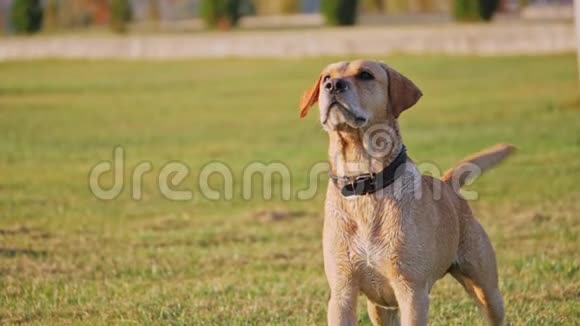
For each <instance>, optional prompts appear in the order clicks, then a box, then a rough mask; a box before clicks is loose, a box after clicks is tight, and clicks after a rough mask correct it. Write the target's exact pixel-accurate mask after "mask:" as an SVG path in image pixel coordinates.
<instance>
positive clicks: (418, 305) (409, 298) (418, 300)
mask: <svg viewBox="0 0 580 326" xmlns="http://www.w3.org/2000/svg"><path fill="white" fill-rule="evenodd" d="M395 295H396V297H397V302H398V303H399V309H400V311H401V325H403V326H426V325H427V321H428V319H429V291H427V290H426V289H422V288H417V287H415V288H413V287H408V286H404V289H396V288H395Z"/></svg>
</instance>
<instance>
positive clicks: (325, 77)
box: [322, 75, 330, 83]
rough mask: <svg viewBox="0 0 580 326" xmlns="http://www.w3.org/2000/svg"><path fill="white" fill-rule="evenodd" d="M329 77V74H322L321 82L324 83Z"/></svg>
mask: <svg viewBox="0 0 580 326" xmlns="http://www.w3.org/2000/svg"><path fill="white" fill-rule="evenodd" d="M329 79H330V75H326V76H324V78H322V82H323V83H326V81H327V80H329Z"/></svg>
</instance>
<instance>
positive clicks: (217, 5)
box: [0, 0, 525, 33]
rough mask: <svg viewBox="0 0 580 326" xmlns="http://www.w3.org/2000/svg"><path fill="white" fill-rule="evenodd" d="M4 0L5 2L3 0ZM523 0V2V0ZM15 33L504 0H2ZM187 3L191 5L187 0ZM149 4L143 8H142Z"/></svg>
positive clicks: (350, 15) (341, 15)
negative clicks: (173, 18)
mask: <svg viewBox="0 0 580 326" xmlns="http://www.w3.org/2000/svg"><path fill="white" fill-rule="evenodd" d="M0 1H1V0H0ZM520 1H525V0H520ZM4 2H8V3H9V4H10V5H9V15H8V20H9V22H10V26H11V29H12V30H13V31H14V32H16V33H35V32H38V31H40V30H46V31H52V30H57V29H66V28H75V27H83V26H89V25H106V24H108V25H109V26H110V27H111V29H112V30H113V31H115V32H119V33H123V32H126V31H127V26H128V23H129V22H130V21H131V20H132V19H133V18H134V11H135V10H138V11H139V13H140V17H141V18H140V19H143V16H145V18H144V19H145V20H147V21H151V22H157V21H160V20H161V19H162V11H163V9H166V10H165V11H167V10H168V8H169V9H171V8H176V7H179V10H181V11H190V17H193V16H199V17H200V18H202V19H203V20H204V22H205V24H206V26H208V27H210V28H216V27H217V28H221V29H229V28H231V27H234V26H236V25H237V24H238V22H239V19H240V17H242V16H249V15H258V16H262V15H276V14H277V15H281V14H294V13H313V12H321V13H322V14H323V16H324V17H325V19H326V22H327V23H328V24H329V25H353V24H355V23H356V19H357V17H358V14H359V13H367V14H369V13H371V14H373V13H374V14H386V13H389V14H391V13H394V14H396V13H405V12H450V13H452V14H453V15H454V16H455V17H456V19H457V20H459V21H474V20H486V21H487V20H490V19H491V18H492V17H493V14H494V13H495V11H496V10H497V8H498V4H499V2H500V0H189V1H179V0H4ZM184 3H188V4H184ZM143 8H145V10H143Z"/></svg>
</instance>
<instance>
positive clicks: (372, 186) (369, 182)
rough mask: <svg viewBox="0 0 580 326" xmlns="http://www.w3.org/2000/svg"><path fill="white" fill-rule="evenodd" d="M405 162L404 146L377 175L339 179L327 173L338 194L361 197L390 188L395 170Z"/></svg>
mask: <svg viewBox="0 0 580 326" xmlns="http://www.w3.org/2000/svg"><path fill="white" fill-rule="evenodd" d="M405 162H407V149H406V148H405V145H403V147H402V148H401V152H400V153H399V155H397V157H396V158H395V160H394V161H393V162H392V163H391V164H389V165H388V166H387V167H385V168H384V169H383V170H382V171H381V172H378V173H365V174H361V175H357V176H351V177H348V176H344V177H339V176H336V175H333V174H332V171H330V170H329V171H328V174H329V175H330V178H331V179H332V181H333V182H334V185H335V186H337V187H339V188H341V190H340V193H341V194H342V195H343V196H345V197H349V196H354V195H357V196H361V195H367V194H372V193H375V192H377V191H378V190H380V189H383V188H386V187H388V186H390V185H391V184H392V183H393V182H395V179H396V178H397V170H398V169H399V167H400V166H401V165H403V164H405Z"/></svg>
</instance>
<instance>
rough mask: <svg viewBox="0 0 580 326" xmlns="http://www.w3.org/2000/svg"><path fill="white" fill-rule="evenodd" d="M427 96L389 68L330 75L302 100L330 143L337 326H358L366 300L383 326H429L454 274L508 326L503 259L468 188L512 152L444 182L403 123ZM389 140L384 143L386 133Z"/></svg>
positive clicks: (496, 150) (501, 150)
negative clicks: (427, 170) (437, 294)
mask: <svg viewBox="0 0 580 326" xmlns="http://www.w3.org/2000/svg"><path fill="white" fill-rule="evenodd" d="M421 96H422V93H421V91H420V90H419V89H418V88H417V86H415V84H413V82H411V81H410V80H409V79H407V78H406V77H404V76H403V75H401V74H400V73H398V72H397V71H395V70H394V69H393V68H391V67H389V66H387V65H385V64H384V63H381V62H375V61H353V62H338V63H334V64H331V65H329V66H328V67H326V68H325V69H324V70H323V71H322V73H321V74H320V76H319V77H318V79H317V81H316V83H315V85H314V87H312V88H311V89H309V90H307V91H306V92H305V94H304V95H303V97H302V99H301V101H300V107H301V110H302V111H301V116H302V117H304V116H305V115H306V113H307V112H308V109H309V108H310V107H311V106H312V105H314V104H315V103H316V102H318V103H319V107H320V121H321V123H322V126H323V128H324V129H325V130H326V131H327V132H328V135H329V140H330V143H329V146H328V155H329V161H330V171H329V173H330V176H331V179H330V180H329V184H328V191H327V194H326V203H325V219H324V234H323V248H324V268H325V272H326V277H327V279H328V283H329V285H330V290H331V298H330V301H329V303H328V324H329V325H356V323H357V317H356V306H357V296H358V294H359V292H363V293H364V294H365V295H366V297H367V307H368V313H369V316H370V319H371V320H372V322H373V324H375V325H397V324H399V318H400V322H401V323H402V324H403V325H426V324H427V318H428V310H429V292H430V290H431V287H432V286H433V284H434V283H435V281H436V280H438V279H440V278H442V277H443V276H444V275H446V274H447V273H450V274H451V275H452V276H453V277H454V278H455V279H456V280H457V281H459V283H461V285H463V287H464V288H465V289H466V290H467V292H468V293H469V295H470V296H471V297H473V299H474V300H475V302H476V303H477V304H478V306H479V307H480V308H481V310H482V311H483V312H484V313H485V315H486V317H487V320H488V322H489V324H491V325H499V324H501V322H502V319H503V315H504V312H503V303H502V297H501V294H500V291H499V288H498V276H497V269H496V260H495V254H494V251H493V248H492V245H491V243H490V240H489V238H488V236H487V234H486V233H485V231H484V230H483V228H482V227H481V225H480V224H479V223H478V221H477V220H476V219H475V218H474V216H473V213H472V211H471V209H470V208H469V206H468V204H467V202H466V200H465V199H464V198H463V197H462V196H461V195H460V194H459V189H460V187H461V186H462V185H463V184H464V183H465V182H466V180H468V179H469V178H468V176H469V175H472V174H473V173H481V172H483V171H484V170H486V169H488V168H490V167H492V166H494V165H495V164H497V163H499V162H500V161H501V160H503V159H504V158H505V157H506V156H508V155H509V154H510V153H511V152H512V151H513V147H512V146H511V145H496V146H495V147H492V148H491V149H488V150H486V151H483V152H480V153H478V154H475V155H474V156H472V157H470V158H468V159H466V160H465V161H463V162H462V163H460V164H459V165H457V166H456V167H455V168H453V169H451V170H449V171H447V172H446V173H445V174H444V175H443V177H441V178H433V177H430V176H422V175H421V174H420V173H419V171H418V169H417V167H416V166H415V165H414V163H413V161H412V160H411V159H409V158H408V157H407V154H406V150H405V146H404V145H403V140H402V138H401V135H400V132H399V124H398V122H397V118H398V117H399V115H400V114H401V113H402V112H403V111H405V110H407V109H408V108H410V107H411V106H413V105H414V104H415V103H416V102H417V101H418V100H419V98H420V97H421ZM381 132H382V133H383V135H382V136H381V137H375V136H376V135H374V134H376V133H378V134H379V135H380V133H381Z"/></svg>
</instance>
